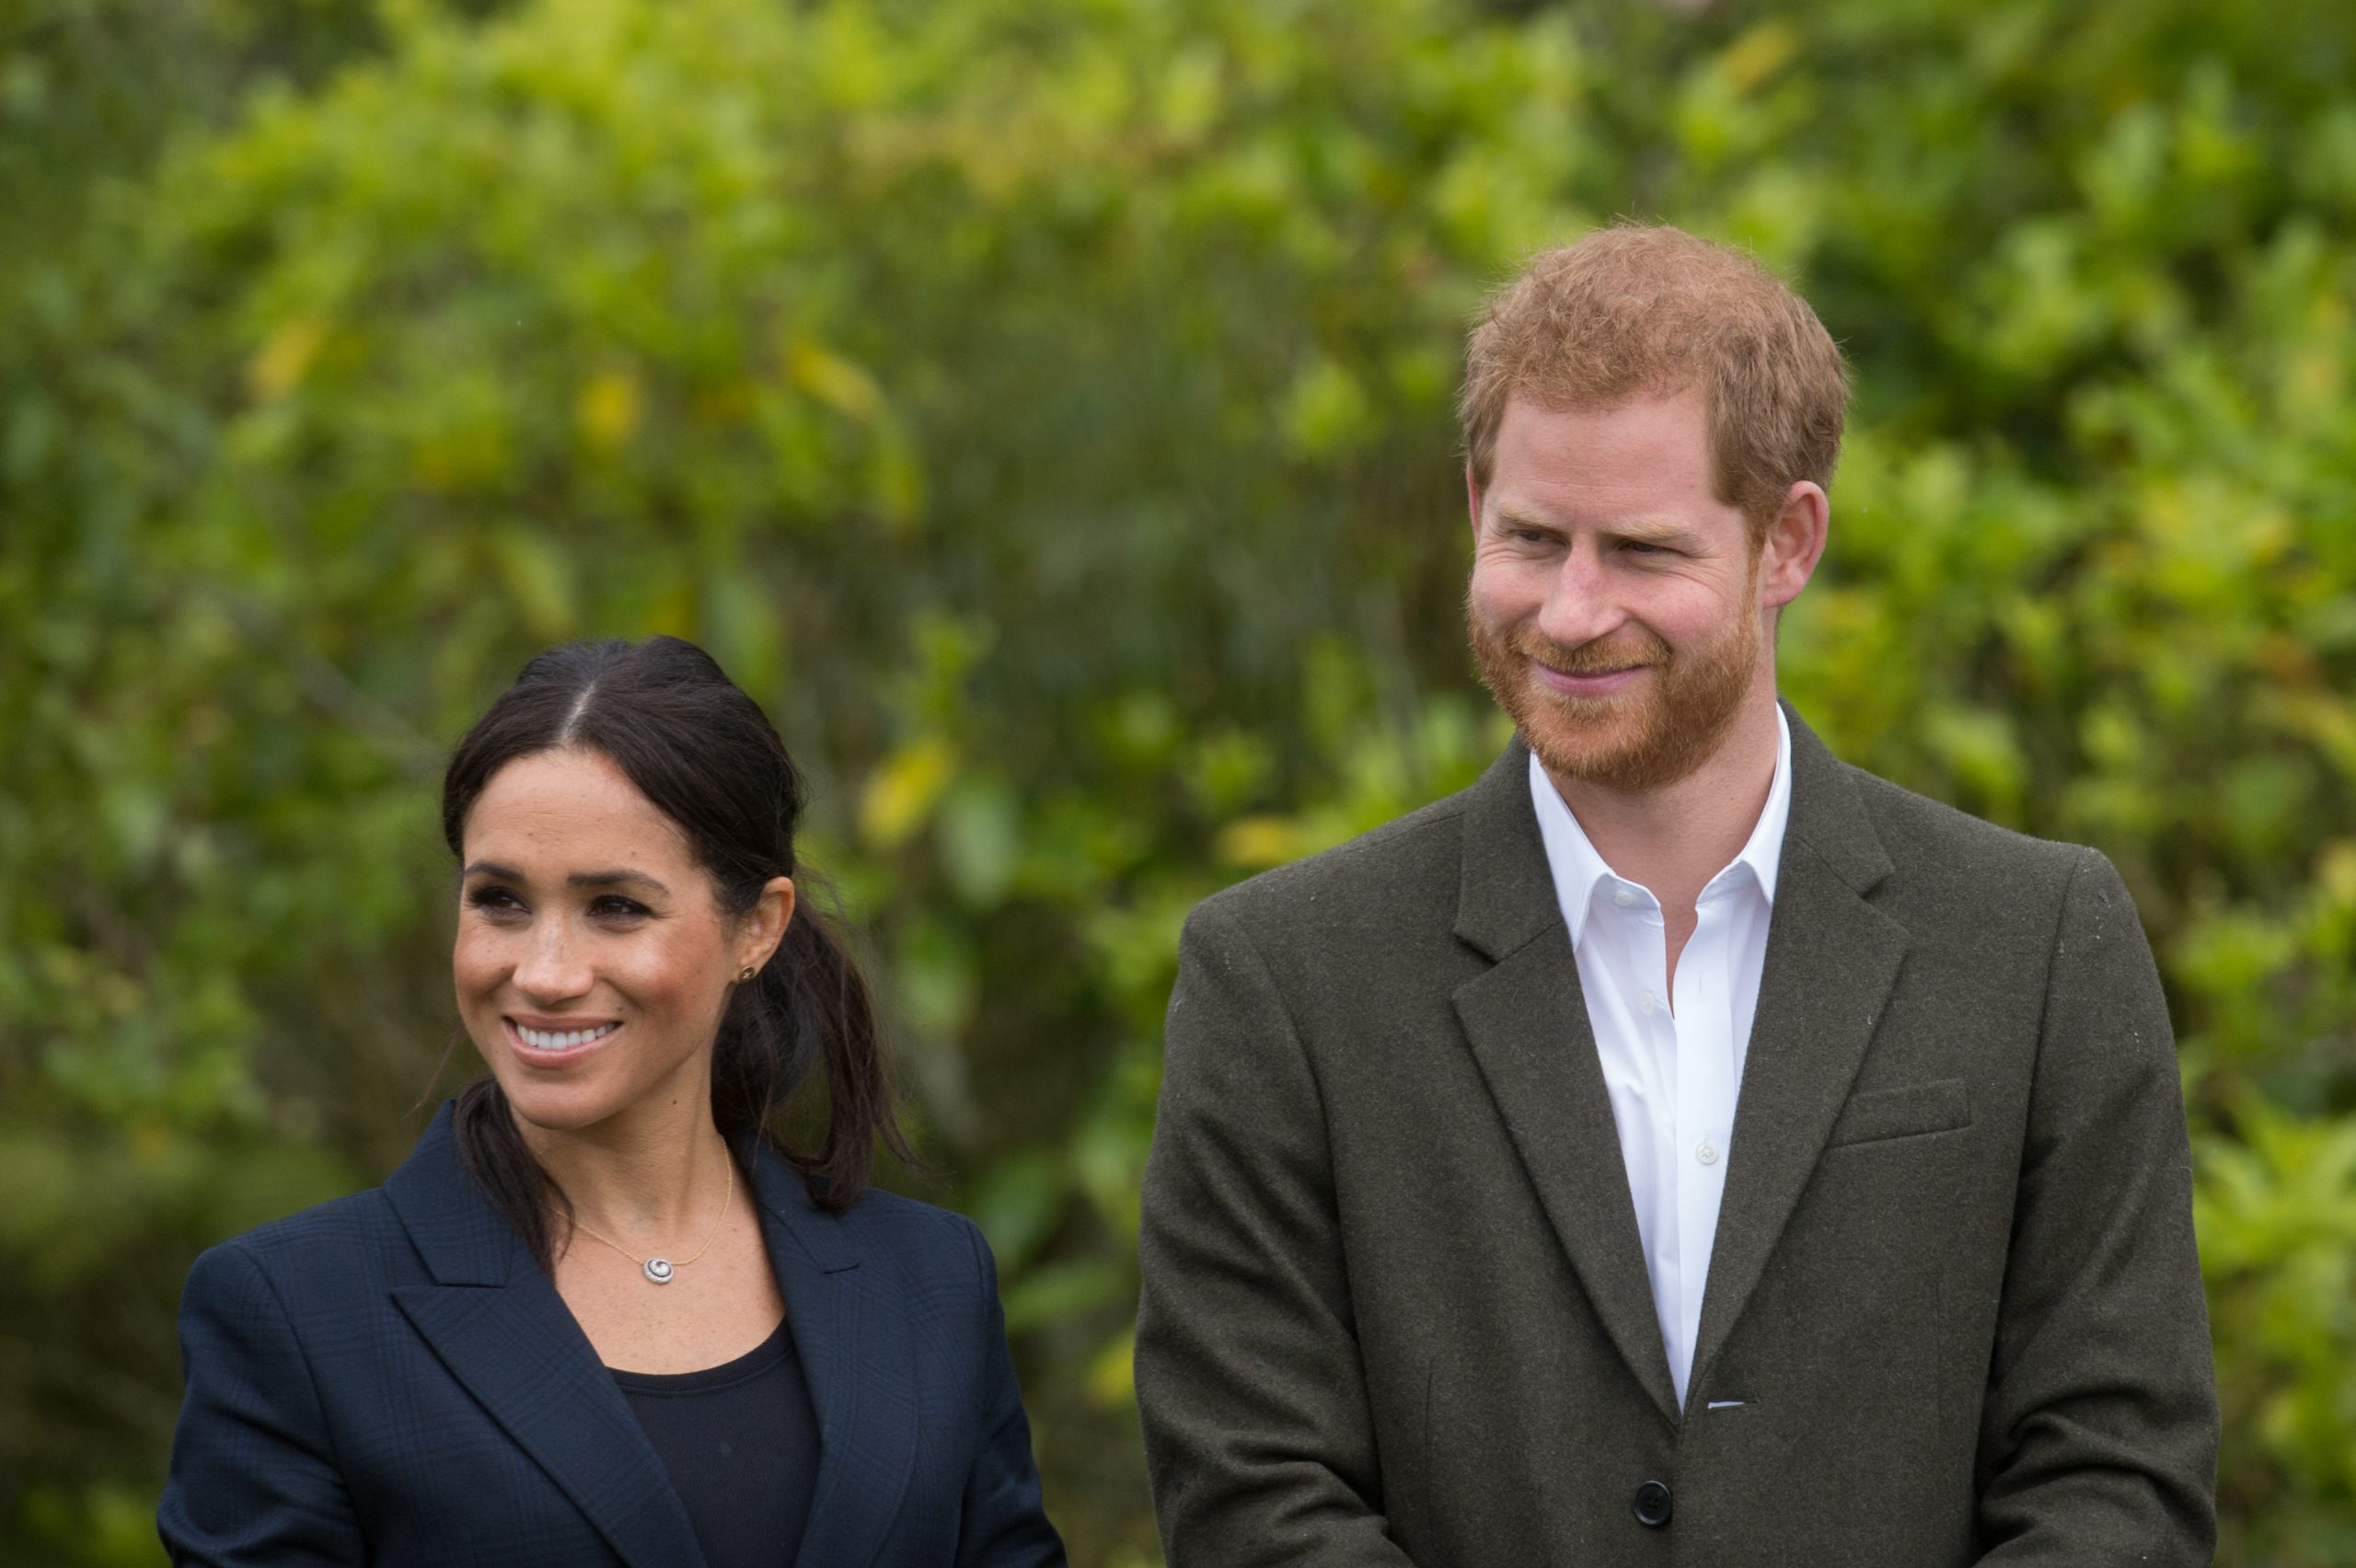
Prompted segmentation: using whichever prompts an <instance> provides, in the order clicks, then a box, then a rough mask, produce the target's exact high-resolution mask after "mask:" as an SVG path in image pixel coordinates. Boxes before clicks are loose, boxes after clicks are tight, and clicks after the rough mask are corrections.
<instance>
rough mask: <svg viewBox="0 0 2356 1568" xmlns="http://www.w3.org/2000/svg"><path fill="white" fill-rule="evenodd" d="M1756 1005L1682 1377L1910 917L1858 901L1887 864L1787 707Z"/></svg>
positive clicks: (1798, 1172) (1719, 1321)
mask: <svg viewBox="0 0 2356 1568" xmlns="http://www.w3.org/2000/svg"><path fill="white" fill-rule="evenodd" d="M1785 715H1786V717H1787V718H1789V719H1790V721H1791V727H1792V815H1791V822H1790V825H1789V826H1788V827H1787V828H1786V829H1785V830H1784V854H1783V859H1782V866H1781V870H1778V871H1777V873H1776V877H1775V907H1774V914H1773V917H1771V918H1770V920H1769V922H1768V927H1767V956H1766V963H1765V967H1764V969H1763V970H1762V971H1761V974H1760V982H1759V1009H1758V1011H1757V1013H1756V1015H1755V1016H1754V1019H1753V1021H1752V1024H1751V1030H1750V1051H1749V1054H1748V1055H1747V1056H1746V1058H1745V1062H1744V1066H1743V1073H1742V1089H1741V1092H1740V1094H1739V1096H1738V1098H1737V1100H1736V1102H1735V1118H1734V1138H1733V1146H1732V1148H1731V1150H1730V1151H1729V1155H1728V1163H1727V1184H1726V1193H1725V1196H1724V1198H1723V1199H1722V1201H1721V1204H1720V1207H1719V1211H1718V1229H1717V1239H1716V1242H1715V1246H1714V1248H1713V1250H1712V1252H1711V1257H1710V1278H1709V1283H1708V1285H1707V1286H1706V1287H1705V1288H1704V1290H1703V1296H1702V1324H1701V1330H1700V1332H1699V1334H1698V1335H1697V1338H1696V1343H1695V1345H1694V1355H1693V1377H1692V1380H1691V1381H1690V1382H1689V1383H1688V1384H1687V1387H1688V1388H1689V1389H1699V1388H1703V1387H1704V1386H1705V1385H1704V1383H1703V1378H1705V1377H1706V1375H1707V1374H1708V1371H1709V1366H1710V1362H1711V1360H1712V1358H1713V1357H1715V1355H1716V1354H1717V1352H1718V1348H1719V1347H1720V1346H1721V1345H1723V1344H1724V1343H1726V1339H1727V1334H1728V1333H1729V1332H1731V1331H1732V1330H1733V1327H1734V1325H1735V1323H1736V1322H1737V1321H1738V1320H1739V1319H1740V1318H1741V1316H1742V1309H1743V1307H1744V1305H1745V1304H1746V1303H1747V1302H1749V1300H1750V1293H1751V1291H1752V1290H1753V1289H1754V1288H1756V1287H1757V1286H1758V1284H1759V1278H1760V1275H1761V1273H1762V1272H1763V1271H1764V1270H1765V1269H1766V1266H1767V1260H1768V1258H1769V1257H1770V1256H1771V1255H1773V1251H1774V1250H1775V1243H1776V1241H1777V1240H1778V1239H1780V1238H1781V1237H1782V1235H1783V1233H1784V1225H1785V1223H1786V1222H1787V1221H1788V1220H1789V1219H1790V1218H1791V1215H1792V1209H1793V1207H1794V1205H1796V1204H1797V1203H1798V1202H1799V1196H1800V1192H1801V1190H1802V1189H1803V1188H1805V1187H1806V1186H1807V1180H1808V1177H1809V1176H1810V1175H1811V1174H1812V1173H1813V1172H1814V1171H1815V1170H1816V1163H1817V1159H1818V1158H1819V1156H1820V1155H1821V1154H1822V1153H1823V1152H1824V1141H1825V1139H1826V1137H1828V1136H1830V1135H1831V1131H1832V1124H1833V1121H1834V1119H1835V1118H1836V1117H1838V1116H1839V1114H1840V1113H1841V1107H1842V1104H1843V1103H1844V1102H1846V1101H1847V1100H1848V1098H1849V1088H1850V1085H1851V1084H1853V1083H1854V1081H1855V1080H1856V1077H1857V1069H1858V1067H1859V1066H1861V1065H1862V1064H1863V1063H1864V1061H1865V1048H1866V1046H1867V1045H1868V1044H1869V1043H1871V1042H1872V1040H1873V1035H1874V1029H1875V1026H1876V1025H1877V1023H1878V1022H1879V1021H1880V1020H1881V1016H1882V1012H1883V1009H1885V1008H1886V1007H1887V1006H1888V1000H1889V992H1890V988H1891V986H1894V985H1896V983H1897V980H1898V974H1899V970H1900V966H1901V965H1902V964H1903V963H1904V962H1905V958H1906V946H1907V938H1906V931H1905V928H1903V927H1902V926H1900V925H1899V924H1898V922H1896V921H1894V920H1892V919H1890V918H1889V917H1888V916H1886V915H1884V914H1882V913H1881V912H1880V911H1878V910H1877V909H1876V908H1874V907H1873V905H1871V904H1869V903H1867V902H1866V901H1865V894H1867V893H1868V892H1870V891H1871V890H1872V889H1873V888H1874V886H1875V885H1876V884H1877V883H1878V882H1880V881H1881V880H1882V879H1883V878H1884V877H1886V876H1888V874H1889V870H1890V864H1889V858H1888V855H1887V854H1885V853H1884V852H1883V849H1882V847H1881V841H1880V839H1879V838H1878V837H1877V836H1875V833H1874V830H1873V826H1872V824H1871V823H1870V822H1869V821H1868V819H1867V818H1866V816H1865V809H1864V807H1863V805H1862V804H1861V803H1860V802H1859V801H1858V800H1857V796H1856V791H1855V789H1854V787H1853V786H1852V785H1851V784H1850V782H1849V779H1848V777H1847V775H1846V773H1845V771H1844V770H1843V768H1842V766H1841V764H1840V763H1839V762H1838V761H1836V760H1835V759H1834V758H1833V756H1832V754H1831V752H1829V751H1827V750H1826V749H1825V747H1824V743H1823V742H1821V741H1819V740H1818V739H1817V738H1816V736H1815V734H1814V733H1813V732H1811V731H1809V730H1808V728H1807V726H1806V725H1805V724H1803V723H1801V722H1800V721H1799V718H1798V716H1797V715H1796V714H1793V713H1791V711H1790V709H1785Z"/></svg>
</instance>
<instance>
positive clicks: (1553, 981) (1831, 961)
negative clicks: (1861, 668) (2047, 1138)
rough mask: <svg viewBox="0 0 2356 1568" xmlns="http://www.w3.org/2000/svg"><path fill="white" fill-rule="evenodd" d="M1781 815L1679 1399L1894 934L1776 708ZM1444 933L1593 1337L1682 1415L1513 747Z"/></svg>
mask: <svg viewBox="0 0 2356 1568" xmlns="http://www.w3.org/2000/svg"><path fill="white" fill-rule="evenodd" d="M1784 717H1785V720H1786V721H1787V723H1788V724H1789V726H1790V729H1791V748H1792V749H1791V756H1792V781H1791V782H1792V798H1791V815H1790V819H1789V823H1788V825H1787V827H1786V829H1785V838H1784V852H1783V854H1782V856H1781V858H1780V860H1779V864H1778V867H1777V870H1776V882H1775V896H1774V905H1773V907H1774V913H1773V917H1772V919H1771V921H1770V923H1769V927H1768V939H1767V955H1766V961H1765V967H1764V969H1763V971H1762V973H1761V984H1760V1000H1759V1010H1758V1014H1757V1018H1756V1020H1755V1021H1754V1023H1753V1025H1752V1028H1751V1037H1750V1053H1749V1057H1748V1060H1747V1062H1746V1065H1745V1067H1744V1074H1743V1082H1742V1087H1741V1092H1740V1094H1739V1096H1738V1100H1737V1106H1736V1113H1735V1131H1734V1137H1733V1140H1732V1147H1731V1148H1730V1150H1729V1163H1728V1166H1727V1187H1726V1193H1725V1197H1724V1199H1723V1202H1722V1205H1721V1207H1720V1211H1719V1221H1718V1232H1717V1241H1716V1244H1715V1248H1714V1249H1713V1254H1712V1258H1711V1264H1710V1277H1709V1283H1708V1286H1707V1287H1706V1289H1705V1290H1704V1292H1703V1307H1702V1324H1701V1332H1700V1334H1699V1338H1698V1343H1697V1345H1696V1352H1695V1355H1694V1362H1693V1377H1692V1379H1691V1381H1690V1382H1689V1384H1688V1388H1689V1389H1703V1388H1705V1387H1707V1385H1706V1384H1705V1382H1704V1381H1703V1379H1704V1378H1705V1377H1706V1376H1707V1373H1708V1370H1709V1362H1710V1359H1711V1357H1712V1356H1713V1355H1715V1353H1716V1350H1717V1348H1718V1346H1719V1345H1721V1344H1723V1343H1724V1342H1725V1340H1726V1337H1727V1332H1729V1331H1730V1329H1731V1327H1732V1325H1733V1323H1734V1321H1735V1320H1736V1318H1737V1317H1738V1315H1739V1313H1740V1311H1741V1309H1742V1306H1743V1304H1744V1303H1745V1302H1746V1301H1747V1300H1748V1299H1749V1297H1750V1292H1751V1290H1752V1289H1753V1288H1754V1287H1755V1286H1756V1285H1757V1284H1758V1281H1759V1277H1760V1275H1761V1273H1762V1272H1763V1270H1764V1269H1765V1266H1766V1262H1767V1259H1768V1257H1769V1255H1770V1253H1771V1252H1772V1251H1773V1247H1774V1243H1775V1241H1776V1240H1777V1239H1778V1238H1779V1237H1780V1236H1781V1235H1782V1232H1783V1227H1784V1222H1785V1221H1786V1220H1787V1219H1788V1218H1789V1217H1790V1215H1791V1211H1792V1208H1793V1206H1794V1205H1796V1202H1797V1200H1798V1196H1799V1192H1800V1189H1801V1187H1802V1186H1803V1185H1805V1183H1806V1181H1807V1175H1808V1172H1809V1171H1810V1170H1813V1169H1814V1167H1815V1163H1816V1159H1817V1156H1818V1155H1819V1153H1820V1152H1821V1151H1822V1148H1823V1145H1824V1140H1825V1137H1826V1136H1828V1135H1829V1133H1830V1132H1831V1124H1832V1121H1833V1118H1834V1117H1835V1115H1837V1114H1838V1113H1839V1110H1840V1107H1841V1104H1842V1101H1844V1100H1845V1099H1846V1098H1847V1095H1848V1089H1849V1085H1850V1083H1851V1082H1852V1081H1853V1080H1854V1078H1855V1076H1856V1072H1857V1068H1858V1066H1859V1065H1860V1064H1861V1063H1862V1062H1863V1060H1864V1055H1865V1046H1866V1044H1867V1043H1868V1042H1869V1040H1870V1038H1871V1036H1872V1032H1873V1030H1874V1027H1875V1026H1876V1024H1877V1022H1878V1021H1879V1018H1880V1014H1881V1011H1882V1009H1883V1007H1884V1005H1885V1003H1886V1001H1887V998H1888V991H1889V987H1890V986H1892V985H1893V984H1894V983H1895V981H1896V978H1897V973H1898V968H1899V965H1900V962H1901V961H1902V959H1903V956H1904V952H1905V945H1906V944H1905V938H1904V933H1903V932H1902V930H1901V929H1900V928H1899V927H1898V926H1897V925H1896V923H1895V922H1893V921H1891V920H1889V919H1888V917H1886V916H1883V915H1881V914H1880V913H1879V912H1878V911H1877V910H1875V909H1874V908H1873V907H1872V906H1871V905H1869V904H1868V903H1867V902H1866V900H1865V894H1869V893H1870V892H1871V891H1872V890H1873V889H1874V887H1875V886H1876V885H1877V884H1878V883H1879V882H1881V881H1882V879H1883V878H1884V877H1886V876H1888V874H1889V871H1890V861H1889V857H1888V854H1887V853H1886V852H1885V851H1884V849H1883V848H1882V846H1881V841H1880V839H1879V837H1878V836H1877V835H1876V834H1875V832H1874V829H1873V825H1872V823H1871V821H1870V819H1869V818H1868V817H1867V816H1866V814H1865V811H1864V809H1863V806H1862V803H1861V802H1860V801H1858V799H1857V795H1856V790H1855V788H1854V785H1853V784H1852V783H1851V782H1850V780H1849V778H1848V774H1847V770H1846V769H1845V768H1844V767H1842V765H1841V764H1840V763H1839V762H1838V761H1837V760H1835V759H1834V757H1833V756H1832V754H1831V752H1829V751H1827V750H1826V749H1825V747H1824V744H1823V743H1822V742H1821V741H1819V740H1818V739H1817V737H1816V735H1815V733H1814V732H1812V731H1810V730H1809V729H1808V728H1807V725H1806V724H1805V723H1803V722H1802V721H1800V718H1799V716H1798V715H1797V714H1796V713H1793V712H1792V711H1791V710H1790V709H1788V708H1786V709H1784ZM1463 822H1464V831H1463V840H1462V842H1463V851H1462V853H1463V863H1462V870H1461V879H1460V885H1459V892H1458V903H1457V914H1456V928H1455V929H1456V934H1457V936H1458V937H1459V938H1460V939H1461V940H1463V941H1464V942H1466V943H1468V944H1469V945H1471V946H1472V947H1473V948H1474V949H1476V950H1478V951H1480V952H1482V953H1483V954H1484V956H1486V957H1487V958H1489V959H1490V960H1491V961H1492V963H1493V965H1494V967H1492V968H1491V969H1489V970H1487V971H1486V972H1484V974H1480V975H1477V976H1475V977H1474V978H1473V979H1472V980H1470V981H1468V982H1466V983H1465V984H1464V985H1463V986H1460V987H1459V988H1458V989H1457V991H1456V993H1455V997H1454V1000H1455V1004H1456V1011H1457V1016H1458V1019H1459V1021H1460V1022H1461V1024H1462V1025H1463V1028H1464V1031H1465V1036H1466V1039H1467V1040H1468V1042H1469V1043H1470V1044H1471V1046H1472V1054H1473V1056H1474V1058H1475V1060H1476V1061H1477V1062H1478V1064H1479V1066H1480V1068H1481V1071H1482V1074H1483V1076H1484V1078H1486V1080H1487V1082H1488V1085H1489V1090H1490V1095H1491V1098H1492V1099H1493V1100H1494V1101H1495V1102H1496V1107H1497V1113H1498V1115H1499V1118H1500V1119H1501V1120H1502V1121H1503V1122H1504V1124H1505V1126H1506V1130H1507V1136H1509V1137H1510V1138H1511V1139H1512V1141H1513V1143H1514V1145H1515V1147H1516V1149H1517V1150H1518V1152H1519V1154H1520V1156H1521V1159H1522V1162H1523V1164H1524V1166H1525V1167H1526V1168H1527V1169H1528V1170H1529V1171H1530V1180H1531V1182H1532V1184H1533V1185H1534V1186H1535V1188H1536V1189H1537V1192H1538V1195H1539V1200H1540V1203H1541V1205H1542V1206H1543V1207H1544V1209H1545V1211H1546V1214H1547V1217H1548V1219H1549V1221H1550V1222H1551V1224H1552V1225H1553V1229H1554V1232H1555V1234H1556V1236H1557V1237H1558V1238H1559V1239H1560V1240H1561V1242H1562V1244H1563V1248H1564V1251H1565V1252H1566V1253H1567V1254H1569V1257H1570V1260H1571V1262H1572V1265H1573V1267H1574V1268H1575V1269H1576V1272H1577V1274H1578V1276H1579V1279H1580V1281H1581V1283H1582V1284H1583V1285H1584V1286H1585V1287H1586V1291H1587V1295H1588V1300H1589V1302H1590V1304H1591V1305H1592V1306H1593V1307H1594V1309H1595V1311H1596V1315H1597V1317H1598V1318H1599V1319H1600V1321H1601V1324H1602V1327H1603V1330H1604V1332H1605V1333H1606V1335H1607V1336H1608V1337H1609V1338H1610V1340H1611V1343H1613V1344H1614V1345H1615V1346H1616V1347H1617V1348H1618V1350H1619V1351H1620V1354H1621V1355H1622V1358H1623V1360H1625V1361H1626V1363H1627V1364H1628V1366H1629V1368H1630V1370H1631V1371H1632V1372H1633V1373H1634V1376H1635V1378H1636V1379H1637V1381H1638V1382H1639V1383H1640V1384H1641V1385H1642V1386H1643V1387H1644V1388H1645V1389H1646V1392H1648V1393H1649V1394H1650V1395H1651V1396H1652V1398H1653V1401H1654V1402H1655V1404H1656V1405H1657V1407H1658V1409H1659V1410H1660V1412H1661V1414H1662V1416H1663V1418H1664V1420H1665V1421H1667V1422H1669V1424H1675V1423H1677V1422H1678V1421H1679V1420H1680V1411H1679V1409H1678V1406H1677V1401H1676V1396H1675V1393H1674V1391H1673V1385H1672V1383H1671V1381H1670V1378H1669V1356H1668V1352H1667V1350H1666V1349H1665V1348H1664V1346H1663V1345H1662V1343H1661V1338H1660V1326H1659V1323H1658V1320H1657V1318H1656V1317H1655V1314H1654V1311H1653V1304H1652V1285H1651V1280H1650V1278H1649V1276H1648V1275H1647V1274H1646V1271H1645V1263H1644V1251H1643V1243H1642V1241H1641V1240H1640V1239H1639V1237H1638V1233H1637V1229H1636V1217H1635V1206H1634V1200H1633V1199H1632V1197H1631V1196H1630V1194H1629V1192H1628V1178H1627V1171H1626V1169H1625V1166H1624V1165H1623V1162H1622V1159H1621V1157H1620V1141H1619V1129H1618V1126H1617V1124H1615V1123H1614V1121H1613V1119H1612V1114H1611V1095H1610V1092H1609V1091H1608V1090H1606V1088H1605V1086H1604V1082H1603V1071H1602V1066H1601V1064H1600V1061H1599V1059H1598V1057H1597V1054H1596V1047H1595V1035H1594V1032H1593V1030H1592V1028H1591V1026H1590V1025H1589V1023H1588V1016H1587V1001H1586V997H1585V995H1584V994H1583V992H1582V991H1581V990H1580V987H1579V979H1578V965H1577V963H1576V959H1575V958H1574V956H1573V953H1572V950H1571V943H1570V938H1569V933H1568V931H1567V929H1566V928H1565V925H1564V921H1563V916H1562V911H1561V908H1560V905H1558V903H1557V901H1556V897H1555V891H1554V885H1553V874H1552V871H1551V870H1550V869H1549V866H1548V863H1547V857H1546V850H1545V846H1544V843H1543V841H1542V837H1541V836H1540V832H1539V827H1538V819H1537V813H1536V810H1535V808H1534V805H1533V802H1532V799H1531V795H1530V783H1529V753H1528V750H1527V748H1526V747H1525V746H1524V745H1523V744H1522V743H1521V742H1520V741H1519V740H1516V741H1515V742H1514V743H1513V744H1512V745H1510V746H1508V747H1507V750H1506V753H1505V755H1503V756H1501V757H1499V758H1498V759H1497V760H1496V763H1494V764H1493V765H1492V766H1491V767H1490V768H1489V770H1488V771H1487V772H1486V773H1485V774H1484V775H1483V776H1482V778H1481V779H1480V780H1479V781H1478V782H1477V783H1475V784H1474V785H1473V786H1472V789H1471V790H1468V791H1467V792H1466V797H1465V809H1464V817H1463Z"/></svg>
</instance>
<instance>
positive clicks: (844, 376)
mask: <svg viewBox="0 0 2356 1568" xmlns="http://www.w3.org/2000/svg"><path fill="white" fill-rule="evenodd" d="M785 368H786V374H787V375H791V376H792V377H793V384H794V385H795V386H799V387H801V388H802V390H803V391H804V392H807V393H809V394H810V396H812V397H813V398H817V399H818V401H820V402H822V403H824V404H826V406H827V407H828V408H830V409H834V410H835V411H836V412H837V413H842V414H848V415H849V416H850V417H851V418H852V419H855V420H871V419H873V418H874V417H875V416H876V414H878V413H879V412H881V411H882V409H883V388H882V387H880V386H876V385H875V378H874V377H873V376H872V375H868V374H867V371H866V370H865V368H863V367H862V366H860V364H858V363H855V362H853V361H851V360H848V359H845V358H844V357H843V356H842V355H840V354H838V353H836V352H833V351H832V350H830V349H825V348H821V347H820V346H819V345H817V344H816V343H814V342H811V341H809V340H807V339H801V338H797V339H796V340H794V341H793V342H792V343H791V344H789V345H788V346H787V348H786V351H785Z"/></svg>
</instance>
